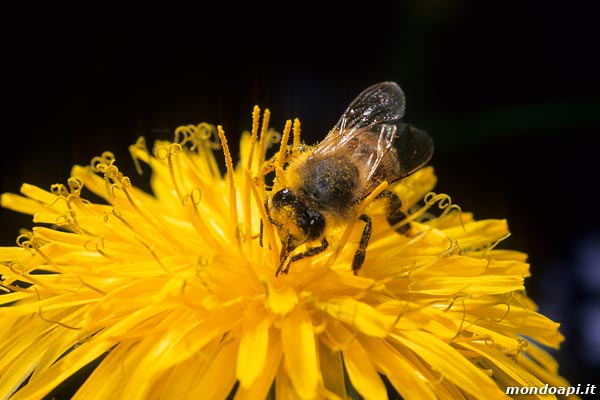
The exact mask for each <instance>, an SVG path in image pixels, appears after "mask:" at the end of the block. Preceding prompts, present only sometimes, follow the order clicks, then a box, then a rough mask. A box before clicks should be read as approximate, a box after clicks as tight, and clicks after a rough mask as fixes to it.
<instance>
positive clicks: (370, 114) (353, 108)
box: [315, 82, 405, 153]
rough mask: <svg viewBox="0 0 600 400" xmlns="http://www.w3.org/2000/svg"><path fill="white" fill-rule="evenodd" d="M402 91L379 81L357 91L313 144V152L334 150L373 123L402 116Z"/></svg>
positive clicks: (393, 85)
mask: <svg viewBox="0 0 600 400" xmlns="http://www.w3.org/2000/svg"><path fill="white" fill-rule="evenodd" d="M404 108H405V98H404V92H403V91H402V89H401V88H400V86H398V84H397V83H395V82H381V83H378V84H375V85H373V86H371V87H369V88H367V89H365V90H364V91H363V92H361V93H360V94H359V95H358V96H357V97H356V98H355V99H354V100H353V101H352V103H350V105H349V106H348V108H347V109H346V111H344V114H342V116H341V118H340V119H339V121H338V122H337V124H336V125H335V127H334V128H333V129H332V130H331V131H330V132H329V134H328V135H327V137H326V138H325V139H324V140H323V141H322V142H321V143H320V144H319V145H318V146H317V149H316V150H315V152H316V153H320V152H323V153H324V152H329V151H334V150H336V149H337V148H339V147H340V146H344V145H345V144H346V143H347V142H348V141H350V140H351V139H353V138H356V137H358V136H360V135H361V134H364V133H365V132H371V131H373V130H374V129H372V128H373V127H374V125H380V124H384V123H386V122H393V121H398V120H400V119H401V118H402V117H403V116H404Z"/></svg>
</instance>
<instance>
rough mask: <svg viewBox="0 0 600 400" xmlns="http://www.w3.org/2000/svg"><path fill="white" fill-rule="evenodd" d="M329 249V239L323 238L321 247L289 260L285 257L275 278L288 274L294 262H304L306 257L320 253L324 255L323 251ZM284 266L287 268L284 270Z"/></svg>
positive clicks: (312, 248)
mask: <svg viewBox="0 0 600 400" xmlns="http://www.w3.org/2000/svg"><path fill="white" fill-rule="evenodd" d="M327 247H329V242H328V241H327V239H325V238H323V240H322V241H321V245H320V246H316V247H311V248H309V249H308V250H306V251H304V252H302V253H300V254H295V255H293V256H291V257H289V260H288V257H287V256H285V258H284V259H283V260H281V264H279V268H277V272H275V276H278V275H279V273H282V274H287V273H288V272H289V270H290V265H291V264H292V263H293V262H296V261H298V260H302V259H303V258H306V257H311V256H315V255H317V254H319V253H322V252H323V251H325V250H326V249H327ZM284 265H285V268H284Z"/></svg>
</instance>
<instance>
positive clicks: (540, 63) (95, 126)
mask: <svg viewBox="0 0 600 400" xmlns="http://www.w3.org/2000/svg"><path fill="white" fill-rule="evenodd" d="M592 3H593V2H589V3H580V2H564V1H544V2H541V1H539V2H537V1H533V2H510V1H508V2H507V1H503V2H487V1H486V2H484V1H475V0H470V1H468V0H453V1H442V0H438V1H435V0H426V1H417V0H413V1H404V2H388V3H386V2H366V3H365V2H361V3H357V4H356V5H351V3H346V4H345V5H341V6H336V5H334V4H333V3H327V4H328V5H329V4H332V5H331V7H333V8H332V9H331V10H329V11H328V10H323V9H322V7H323V6H324V5H325V2H321V4H317V5H302V6H301V5H299V4H296V3H289V5H286V6H279V8H277V7H262V6H259V5H257V4H251V5H246V6H243V7H242V6H239V5H234V4H227V3H222V4H221V5H220V6H214V5H213V6H211V7H203V6H201V5H198V6H196V7H194V8H180V9H178V8H176V7H175V6H172V5H167V4H166V3H161V4H159V5H154V6H151V5H146V4H143V3H141V2H140V3H127V4H126V5H123V4H122V5H118V6H117V5H115V6H110V5H107V4H103V5H102V6H100V5H96V6H94V5H91V4H87V3H86V4H85V6H83V5H79V6H72V5H70V6H65V5H61V6H56V5H52V6H44V8H39V7H37V6H33V5H27V6H23V7H22V8H21V9H11V10H8V9H5V10H4V19H5V21H4V23H3V28H2V31H3V32H2V64H3V70H4V71H5V72H4V73H3V74H2V86H3V90H2V92H1V93H2V100H3V103H4V106H3V107H2V109H3V111H4V113H5V115H4V116H3V118H2V123H1V125H0V129H1V131H2V135H1V140H2V141H1V142H0V143H2V156H1V157H0V161H1V164H0V168H2V170H1V173H0V191H1V192H7V191H8V192H17V191H18V190H19V186H20V185H21V183H22V182H28V183H33V184H36V185H38V186H41V187H43V188H48V187H49V186H50V185H51V184H52V183H56V182H62V183H65V182H66V179H67V177H68V175H69V171H70V169H71V166H72V165H73V164H86V163H88V162H89V160H90V159H91V158H92V157H93V156H96V155H99V154H100V153H101V152H102V151H104V150H111V151H113V152H114V153H115V154H116V156H117V161H118V165H119V168H120V169H121V170H123V171H124V172H125V173H126V174H128V175H129V176H131V177H132V179H133V181H134V183H135V184H136V185H138V186H142V187H147V183H146V182H147V179H148V177H147V176H146V175H144V176H138V175H137V174H136V172H135V169H134V167H133V163H132V162H131V159H130V156H129V153H128V148H127V146H128V145H129V144H132V143H134V142H135V140H136V139H137V138H138V137H139V136H145V137H146V138H147V139H148V141H149V142H151V141H152V140H154V139H157V138H163V139H170V138H171V137H172V134H171V132H172V130H173V129H174V128H175V127H177V126H178V125H182V124H188V123H198V122H201V121H207V122H211V123H215V124H222V125H223V127H224V129H225V131H226V132H227V133H228V134H229V135H230V137H231V136H234V135H237V134H238V133H239V132H241V131H242V130H247V129H249V128H250V121H251V120H250V114H251V111H252V107H253V106H254V105H255V104H258V105H260V106H261V107H262V108H263V109H264V108H265V107H268V108H270V110H271V112H272V119H271V121H272V125H273V126H274V127H277V128H278V129H282V128H283V124H284V122H285V120H286V119H288V118H295V117H299V118H300V119H301V121H302V127H303V133H304V137H305V139H306V140H307V141H309V142H313V141H315V140H317V139H319V138H322V137H323V135H324V134H325V133H326V132H327V131H328V130H329V129H330V128H331V127H332V126H333V124H334V123H335V122H336V121H337V119H338V117H339V116H340V115H341V113H342V112H343V111H344V109H345V108H346V106H347V105H348V103H349V102H350V101H351V100H352V99H353V98H354V97H355V96H356V95H357V94H358V93H359V92H360V91H361V90H363V89H364V88H366V87H367V86H369V85H371V84H373V83H376V82H379V81H384V80H393V81H397V82H398V83H399V84H400V85H401V86H402V88H403V89H404V91H405V93H406V96H407V113H406V117H405V120H406V121H408V122H410V123H412V124H414V125H416V126H418V127H420V128H422V129H425V130H427V131H429V132H430V133H431V135H432V136H433V137H434V139H435V141H436V153H435V155H434V158H433V160H432V164H433V165H434V167H435V168H436V171H437V175H438V177H439V184H438V186H437V188H436V189H437V191H439V192H445V193H449V194H450V195H451V196H452V199H453V201H454V202H456V203H458V204H460V205H461V207H462V208H463V210H468V211H473V212H474V213H475V217H476V218H478V219H483V218H507V219H508V220H509V224H510V227H511V230H512V236H511V237H510V238H509V239H508V240H507V241H506V242H504V243H503V247H507V248H514V249H518V250H522V251H525V252H527V253H529V255H530V262H531V263H532V273H533V277H532V278H531V279H529V280H528V281H527V287H528V292H529V294H530V295H531V297H533V298H534V299H535V300H536V301H537V302H538V303H539V304H540V306H541V311H542V312H543V313H544V314H546V315H548V316H550V317H551V318H553V319H555V320H557V321H560V322H561V323H562V324H563V326H562V331H563V333H564V334H565V335H566V336H567V340H566V342H565V343H564V346H563V348H562V350H561V352H560V353H558V354H557V357H558V358H559V360H560V362H561V371H562V374H563V375H564V376H566V377H567V378H568V379H570V381H571V382H572V383H573V384H577V383H582V384H587V383H596V384H597V383H599V382H598V379H597V377H598V376H600V372H599V367H600V339H599V338H600V297H599V292H600V223H599V217H598V214H599V212H598V207H599V206H600V200H599V199H598V196H597V195H596V194H595V190H596V189H597V182H598V178H597V175H598V170H599V168H598V163H597V160H598V158H599V157H600V154H599V151H598V147H597V144H596V143H597V136H598V132H599V130H600V97H599V94H598V93H599V90H600V85H599V77H598V71H599V70H600V69H599V67H600V64H599V62H598V61H597V59H596V58H595V57H597V54H596V53H598V39H599V35H598V34H599V30H598V28H596V26H597V25H598V22H597V20H598V13H597V11H598V10H597V9H596V8H595V7H593V6H591V4H592ZM82 4H83V3H82ZM232 142H233V143H235V140H232ZM593 182H596V184H594V183H593ZM0 224H1V225H0V226H1V229H0V234H1V237H0V239H1V240H0V244H1V245H12V244H13V243H14V238H15V237H16V235H17V232H18V229H19V228H20V227H30V226H31V217H29V216H21V215H18V214H16V213H13V212H10V211H6V210H0Z"/></svg>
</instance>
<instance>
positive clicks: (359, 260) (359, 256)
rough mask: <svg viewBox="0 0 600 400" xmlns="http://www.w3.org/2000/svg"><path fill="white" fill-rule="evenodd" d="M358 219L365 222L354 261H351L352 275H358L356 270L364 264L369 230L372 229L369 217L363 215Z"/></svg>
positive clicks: (369, 235) (369, 236) (369, 234)
mask: <svg viewBox="0 0 600 400" xmlns="http://www.w3.org/2000/svg"><path fill="white" fill-rule="evenodd" d="M359 219H360V220H361V221H364V222H365V228H364V229H363V232H362V236H361V237H360V243H359V244H358V250H356V253H354V260H352V272H354V275H358V270H359V269H360V267H362V265H363V263H364V262H365V255H366V253H367V246H368V245H369V240H370V239H371V228H372V227H373V223H372V222H371V217H369V216H368V215H366V214H363V215H361V216H360V217H359Z"/></svg>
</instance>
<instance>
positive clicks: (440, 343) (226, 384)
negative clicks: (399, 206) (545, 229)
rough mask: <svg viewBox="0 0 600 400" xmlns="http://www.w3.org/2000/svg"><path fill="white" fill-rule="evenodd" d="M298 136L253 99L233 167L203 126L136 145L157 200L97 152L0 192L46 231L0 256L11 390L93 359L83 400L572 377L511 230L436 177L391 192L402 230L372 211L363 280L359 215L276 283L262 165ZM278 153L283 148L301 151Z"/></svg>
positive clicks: (436, 393) (444, 388)
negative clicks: (506, 243)
mask: <svg viewBox="0 0 600 400" xmlns="http://www.w3.org/2000/svg"><path fill="white" fill-rule="evenodd" d="M261 117H262V118H261ZM291 135H293V141H294V142H295V143H296V144H297V143H299V140H300V139H299V138H300V125H299V122H298V120H295V121H294V123H293V124H292V123H291V122H290V121H288V123H287V124H286V126H285V128H284V129H283V133H282V135H279V134H278V133H277V132H275V131H273V130H272V129H269V111H268V110H265V111H264V113H262V116H261V113H260V110H259V109H258V107H255V109H254V111H253V114H252V128H251V130H250V132H246V133H244V134H243V135H242V137H241V143H240V159H239V162H238V163H237V164H235V165H234V163H233V160H232V157H231V155H230V151H229V147H228V144H227V141H226V137H225V134H224V132H223V129H222V128H221V127H220V126H219V127H217V128H215V127H214V126H212V125H209V124H206V123H202V124H199V125H197V126H183V127H180V128H178V129H177V130H176V132H175V138H174V140H173V142H167V141H159V142H157V143H156V144H155V145H154V148H153V150H150V149H148V148H147V146H146V144H145V142H144V141H143V140H142V139H140V140H139V141H138V142H137V143H136V144H134V145H132V146H131V148H130V150H131V154H132V156H133V159H134V161H135V162H136V165H138V166H139V163H140V162H143V163H145V164H147V165H148V166H149V167H150V168H151V170H152V177H151V187H152V190H153V194H148V193H145V192H143V191H142V190H140V189H138V188H136V186H134V184H133V183H132V181H131V179H130V178H129V177H127V176H124V175H123V174H122V173H121V172H120V171H119V169H118V167H117V164H116V161H115V159H114V157H113V155H112V154H111V153H108V152H105V153H103V154H102V155H101V156H99V157H96V158H94V159H93V160H92V162H91V165H89V166H75V167H74V168H73V170H72V173H71V177H70V178H69V179H68V181H67V183H66V184H57V185H53V186H52V187H51V189H50V190H49V191H47V190H44V189H41V188H39V187H36V186H33V185H30V184H24V185H23V186H22V188H21V193H22V196H21V195H15V194H4V195H2V206H3V207H6V208H9V209H12V210H15V211H18V212H22V213H26V214H31V215H33V221H34V223H35V227H33V229H32V230H31V231H29V232H24V233H22V234H21V235H20V236H19V237H18V239H17V244H18V246H14V247H2V248H0V275H1V278H2V288H3V289H4V292H5V293H4V294H3V295H1V296H0V304H2V307H1V308H0V318H1V319H2V324H1V325H0V339H1V342H2V343H3V346H2V348H1V349H0V397H2V398H8V397H9V398H12V399H39V398H43V397H44V396H48V395H52V393H55V391H56V390H57V388H60V387H61V384H64V382H66V381H68V380H69V378H70V377H72V376H74V375H75V374H77V373H78V371H82V370H85V369H86V368H88V369H90V370H92V369H93V371H92V372H91V373H89V376H86V378H85V379H84V380H83V382H80V385H79V386H78V387H77V388H76V392H75V394H74V397H73V398H75V399H90V398H126V399H146V398H160V399H171V398H172V399H182V398H192V399H198V398H202V399H213V398H214V399H220V398H221V399H222V398H228V397H229V398H235V399H261V398H268V397H276V398H302V399H313V398H331V399H346V398H348V397H358V396H362V397H363V398H365V399H385V398H388V396H390V393H398V394H400V395H401V396H402V397H403V398H406V399H438V398H439V399H449V398H453V399H458V398H469V399H474V398H477V399H498V398H504V397H506V395H505V387H507V386H543V385H544V384H550V385H555V386H566V385H567V384H566V382H565V381H564V380H563V379H562V378H561V377H560V376H559V374H558V372H557V370H558V366H557V364H556V362H555V361H554V360H553V359H552V358H551V357H550V356H549V355H548V354H547V353H546V352H545V350H543V347H545V346H549V347H552V348H556V347H558V345H559V343H560V342H561V341H562V340H563V337H562V336H561V334H560V333H559V332H558V324H557V323H555V322H553V321H551V320H550V319H548V318H546V317H545V316H543V315H542V314H540V313H538V312H537V311H536V307H535V305H534V303H533V302H532V300H531V299H529V298H528V297H527V295H526V294H525V292H524V285H523V282H524V279H525V278H527V277H528V276H529V266H528V264H527V263H526V255H525V254H523V253H520V252H517V251H511V250H500V249H498V248H497V244H498V243H499V242H500V241H501V240H502V239H503V238H505V237H506V236H507V235H508V233H509V231H508V227H507V222H506V221H504V220H482V221H477V220H475V219H474V218H473V216H472V215H471V214H470V213H466V212H462V211H461V210H460V209H459V208H458V207H457V206H455V205H452V203H451V201H450V197H449V196H447V195H445V194H435V193H433V192H431V190H432V189H433V186H434V184H435V180H436V178H435V176H434V173H433V169H432V168H431V167H426V168H423V169H421V170H420V171H418V172H416V173H415V174H413V175H411V176H409V177H408V178H406V179H404V180H402V181H401V182H400V184H398V185H396V186H394V187H393V188H392V190H394V191H395V192H396V194H397V195H398V196H399V197H400V198H401V199H402V202H403V204H404V205H405V206H406V209H407V213H408V215H409V217H408V218H409V220H410V224H411V233H410V234H406V235H400V234H398V233H396V232H395V231H394V230H393V229H391V228H390V226H389V225H388V224H387V223H386V222H385V216H384V212H383V210H380V209H378V208H377V204H376V202H373V204H372V207H371V206H369V207H371V208H372V210H371V215H372V216H373V217H372V218H373V232H372V236H371V241H370V242H369V247H368V251H367V255H366V260H365V262H364V265H363V267H362V269H361V270H360V274H359V275H358V276H356V275H354V274H353V273H352V258H353V256H354V253H355V251H356V248H357V242H358V240H359V238H360V231H361V226H359V225H361V224H358V223H356V224H354V223H352V222H350V223H349V224H348V225H346V226H343V227H341V228H340V229H339V230H337V231H335V232H333V233H332V234H331V235H330V237H329V238H330V241H331V245H330V247H329V248H328V249H327V250H326V251H323V252H321V253H320V254H317V255H314V256H312V257H306V258H304V259H301V260H298V261H297V262H295V263H294V265H293V266H292V268H291V269H290V272H289V273H288V274H286V275H284V274H280V275H279V276H277V277H276V276H275V271H276V270H277V268H278V266H279V261H280V259H279V254H280V248H281V242H280V238H279V237H278V235H277V232H276V231H275V230H274V229H273V225H272V224H270V223H268V221H269V220H268V218H267V215H266V213H265V209H264V199H265V196H266V195H267V193H268V190H269V184H268V182H267V181H266V180H265V174H264V173H263V172H264V170H263V165H265V164H266V161H265V159H266V158H268V157H269V156H270V154H269V150H268V149H269V148H270V147H271V146H272V145H273V143H276V142H277V141H278V139H280V138H281V137H282V136H283V137H285V138H287V137H289V136H291ZM286 148H287V145H286V140H282V141H281V144H280V149H277V148H274V149H273V150H274V151H273V152H274V153H277V154H280V155H281V156H283V157H294V154H293V152H289V151H286ZM223 154H224V159H225V169H224V170H223V171H224V172H223V171H222V169H221V166H220V164H221V162H220V161H219V160H220V159H221V157H222V155H223ZM279 172H281V171H280V170H279ZM90 193H93V194H94V195H96V196H99V197H101V198H102V199H103V202H92V201H90V200H86V197H90V196H89V194H90ZM409 210H410V212H408V211H409ZM435 210H437V212H434V211H435ZM261 221H267V222H266V223H262V224H261ZM261 226H262V229H261ZM90 366H93V367H94V368H91V367H90Z"/></svg>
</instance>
